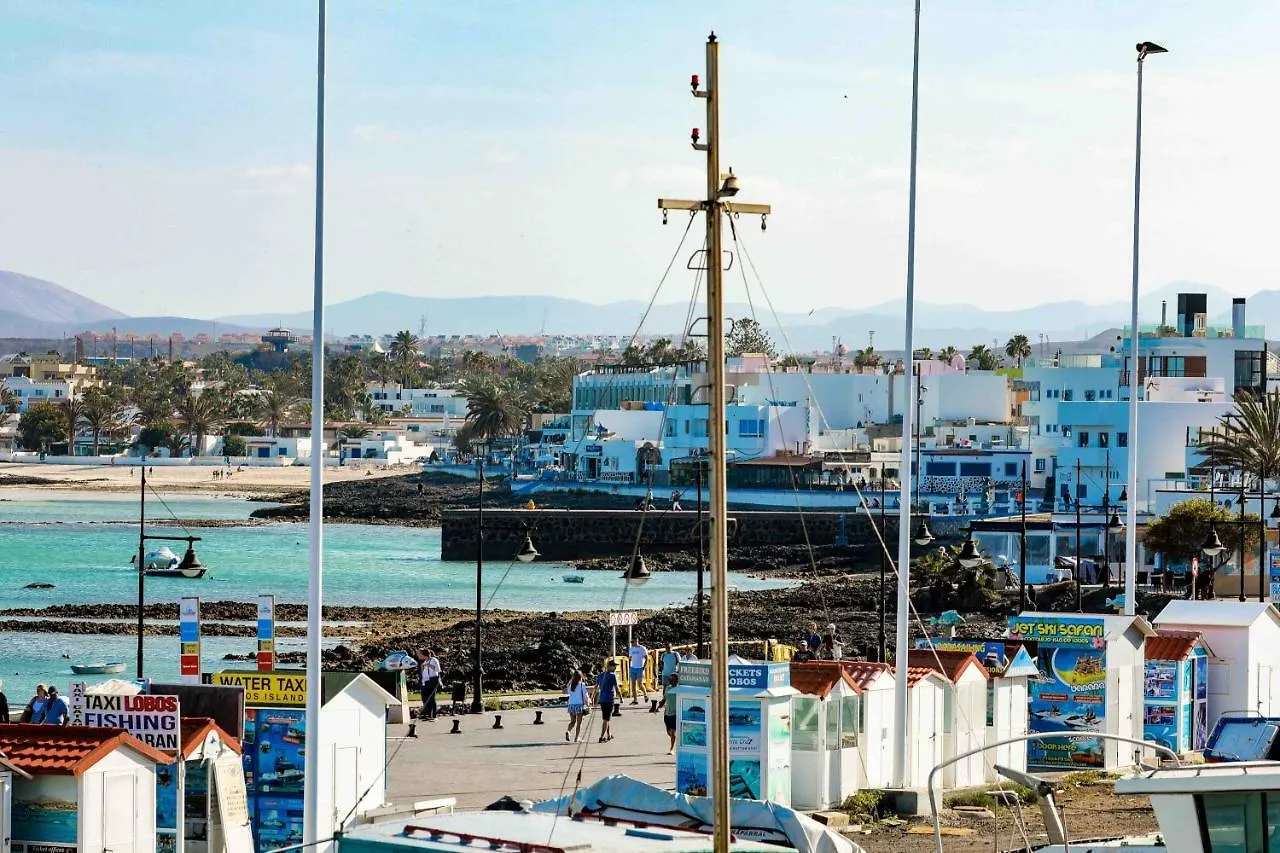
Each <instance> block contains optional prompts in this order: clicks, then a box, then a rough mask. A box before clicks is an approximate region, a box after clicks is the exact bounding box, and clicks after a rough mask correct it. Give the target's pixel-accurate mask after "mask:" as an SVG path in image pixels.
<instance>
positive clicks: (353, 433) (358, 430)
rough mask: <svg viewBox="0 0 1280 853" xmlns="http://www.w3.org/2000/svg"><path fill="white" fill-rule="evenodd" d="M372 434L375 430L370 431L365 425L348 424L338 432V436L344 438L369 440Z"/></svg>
mask: <svg viewBox="0 0 1280 853" xmlns="http://www.w3.org/2000/svg"><path fill="white" fill-rule="evenodd" d="M372 434H373V430H371V429H369V428H368V427H367V426H365V425H364V424H347V425H346V426H344V427H343V428H342V429H340V430H338V435H340V436H342V437H343V438H368V437H369V436H370V435H372Z"/></svg>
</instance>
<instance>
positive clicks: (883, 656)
mask: <svg viewBox="0 0 1280 853" xmlns="http://www.w3.org/2000/svg"><path fill="white" fill-rule="evenodd" d="M1276 506H1277V507H1280V503H1277V504H1276ZM880 538H882V539H883V538H884V463H883V462H882V463H880ZM887 566H888V557H887V556H886V554H885V549H884V547H881V548H880V642H879V644H878V645H877V646H876V655H877V656H876V662H877V663H888V654H889V650H888V634H887V631H888V628H887V625H886V624H885V618H886V617H885V608H886V607H887V606H888V601H887V599H886V598H885V592H886V590H885V588H884V584H885V573H886V570H887Z"/></svg>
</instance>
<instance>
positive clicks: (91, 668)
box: [71, 661, 124, 675]
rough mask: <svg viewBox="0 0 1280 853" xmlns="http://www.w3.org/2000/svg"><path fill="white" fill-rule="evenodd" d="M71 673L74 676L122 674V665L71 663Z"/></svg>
mask: <svg viewBox="0 0 1280 853" xmlns="http://www.w3.org/2000/svg"><path fill="white" fill-rule="evenodd" d="M71 671H72V672H74V673H75V674H76V675H115V674H116V673H119V672H124V664H123V663H120V662H118V661H112V662H111V663H73V664H71Z"/></svg>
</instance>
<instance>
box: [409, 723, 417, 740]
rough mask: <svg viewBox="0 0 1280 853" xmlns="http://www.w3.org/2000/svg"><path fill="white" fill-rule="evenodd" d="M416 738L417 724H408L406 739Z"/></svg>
mask: <svg viewBox="0 0 1280 853" xmlns="http://www.w3.org/2000/svg"><path fill="white" fill-rule="evenodd" d="M417 736H418V724H417V723H410V724H409V734H408V735H406V737H417Z"/></svg>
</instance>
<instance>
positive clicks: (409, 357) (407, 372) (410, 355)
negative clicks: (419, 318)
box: [391, 329, 422, 385]
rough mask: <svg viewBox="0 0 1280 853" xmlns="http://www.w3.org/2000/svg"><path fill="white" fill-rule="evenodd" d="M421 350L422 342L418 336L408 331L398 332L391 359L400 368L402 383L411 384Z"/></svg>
mask: <svg viewBox="0 0 1280 853" xmlns="http://www.w3.org/2000/svg"><path fill="white" fill-rule="evenodd" d="M421 348H422V347H421V342H420V341H419V340H418V338H417V336H416V335H414V334H413V333H412V332H410V331H409V330H408V329H405V330H404V331H400V332H396V336H395V337H394V338H393V339H392V340H391V359H392V360H393V361H394V362H395V363H396V364H397V366H399V368H400V382H401V383H402V384H404V385H408V384H409V380H410V378H411V376H412V373H413V370H414V369H415V368H416V367H417V365H418V354H419V352H420V351H421Z"/></svg>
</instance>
